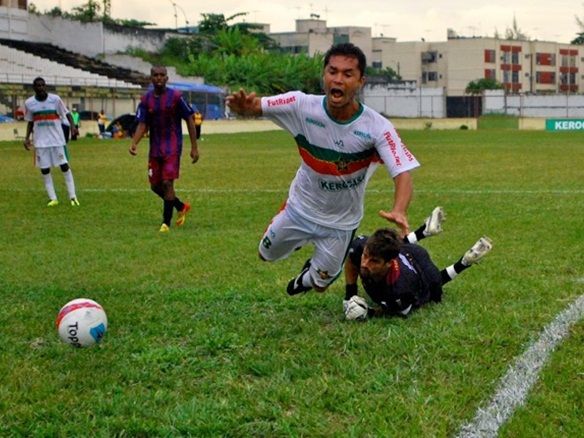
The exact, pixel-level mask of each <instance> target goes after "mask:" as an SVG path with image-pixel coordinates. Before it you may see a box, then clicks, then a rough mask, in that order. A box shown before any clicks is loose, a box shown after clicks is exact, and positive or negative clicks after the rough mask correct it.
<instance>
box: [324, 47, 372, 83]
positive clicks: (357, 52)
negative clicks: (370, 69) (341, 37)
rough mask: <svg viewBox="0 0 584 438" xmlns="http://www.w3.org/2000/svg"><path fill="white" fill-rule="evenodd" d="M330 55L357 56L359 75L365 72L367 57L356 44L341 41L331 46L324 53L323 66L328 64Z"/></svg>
mask: <svg viewBox="0 0 584 438" xmlns="http://www.w3.org/2000/svg"><path fill="white" fill-rule="evenodd" d="M331 56H349V57H353V58H357V61H358V62H359V71H360V72H361V76H363V75H364V74H365V67H366V65H367V59H366V58H365V54H364V53H363V51H362V50H361V49H360V48H359V47H357V46H356V45H354V44H352V43H341V44H337V45H334V46H332V47H331V48H330V49H328V50H327V52H326V53H325V54H324V67H326V66H327V65H328V63H329V61H330V59H331Z"/></svg>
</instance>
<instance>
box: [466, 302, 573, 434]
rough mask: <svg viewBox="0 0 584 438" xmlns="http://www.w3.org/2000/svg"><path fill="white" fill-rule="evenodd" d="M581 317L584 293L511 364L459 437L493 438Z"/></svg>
mask: <svg viewBox="0 0 584 438" xmlns="http://www.w3.org/2000/svg"><path fill="white" fill-rule="evenodd" d="M583 316H584V295H580V296H579V297H578V298H577V299H576V300H575V301H574V302H573V303H572V304H571V305H570V306H569V307H568V308H567V309H566V310H564V311H563V312H562V313H560V314H559V315H558V316H556V318H555V319H554V320H553V321H552V322H551V323H550V324H549V325H547V326H546V327H545V328H544V329H543V331H542V333H541V336H540V337H539V339H538V340H537V341H536V342H535V343H533V344H532V345H531V346H530V347H529V348H528V349H527V351H525V353H523V354H522V355H521V356H520V357H519V358H518V359H517V361H516V362H515V365H513V366H511V367H510V368H509V370H508V371H507V373H506V374H505V376H504V377H503V378H502V379H501V381H500V383H499V387H498V388H497V391H496V392H495V395H494V396H493V398H492V399H491V402H490V403H489V405H488V406H487V407H486V408H483V409H481V408H479V410H478V411H477V413H476V415H475V418H474V419H473V420H472V422H471V423H468V424H465V425H464V426H462V428H461V430H460V432H459V434H458V437H459V438H474V437H481V438H483V437H496V436H497V433H498V431H499V428H500V427H501V426H502V425H503V423H505V422H506V421H507V420H508V419H509V417H511V415H512V414H513V412H514V411H515V409H516V408H517V407H519V406H521V405H522V404H523V403H524V401H525V398H526V397H527V393H528V392H529V390H530V389H531V387H532V386H533V385H534V384H535V382H536V381H537V379H538V376H539V372H540V371H541V369H542V368H543V366H544V365H545V362H546V361H547V359H548V357H549V356H550V354H551V353H552V352H553V350H554V349H555V348H556V346H557V345H558V344H559V343H560V342H561V341H562V340H563V339H564V338H565V337H566V336H567V335H568V333H569V329H570V326H571V325H573V324H575V323H577V322H578V321H579V320H580V319H582V317H583Z"/></svg>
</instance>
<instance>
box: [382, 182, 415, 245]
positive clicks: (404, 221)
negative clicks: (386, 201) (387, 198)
mask: <svg viewBox="0 0 584 438" xmlns="http://www.w3.org/2000/svg"><path fill="white" fill-rule="evenodd" d="M393 181H394V184H395V195H394V201H393V208H392V210H391V211H384V210H380V211H379V216H381V217H382V218H384V219H386V220H388V221H389V222H393V223H394V224H396V225H397V226H398V227H399V228H400V230H401V233H400V234H401V236H402V237H403V236H406V235H407V234H408V233H409V232H410V225H409V223H408V214H407V212H408V207H409V205H410V200H411V199H412V194H413V192H414V183H413V180H412V175H411V174H410V172H403V173H400V174H399V175H398V176H396V177H395V178H394V179H393Z"/></svg>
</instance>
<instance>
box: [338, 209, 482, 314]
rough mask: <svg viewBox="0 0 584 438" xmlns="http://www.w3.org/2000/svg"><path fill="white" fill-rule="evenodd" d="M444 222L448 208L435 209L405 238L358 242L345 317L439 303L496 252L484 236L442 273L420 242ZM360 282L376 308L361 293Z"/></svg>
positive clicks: (381, 235)
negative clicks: (451, 285) (447, 289)
mask: <svg viewBox="0 0 584 438" xmlns="http://www.w3.org/2000/svg"><path fill="white" fill-rule="evenodd" d="M444 220H445V214H444V210H443V209H442V208H441V207H436V208H435V209H434V210H433V211H432V214H431V215H430V216H429V217H428V218H427V219H426V221H425V222H424V224H422V226H420V227H419V228H418V229H417V230H416V231H414V232H412V233H410V234H408V235H407V236H406V237H405V238H403V239H402V238H400V237H399V236H398V234H397V233H396V232H395V231H394V230H391V229H387V228H382V229H379V230H377V231H375V232H374V233H373V234H372V235H371V236H359V237H357V238H356V239H354V240H353V242H352V243H351V246H350V248H349V255H348V258H347V261H346V263H345V283H346V285H345V288H346V292H345V300H344V301H343V308H344V311H345V318H346V319H349V320H354V319H358V320H361V319H366V318H368V317H372V316H382V315H397V316H407V315H408V314H409V313H410V312H411V311H412V310H414V309H417V308H418V307H421V306H423V305H424V304H426V303H428V302H431V301H433V302H439V301H440V300H441V299H442V286H443V285H444V284H446V283H448V282H449V281H450V280H453V279H454V278H455V277H456V276H457V275H458V274H460V273H461V272H462V271H464V270H465V269H467V268H469V267H470V266H472V265H473V264H475V263H477V262H478V261H479V260H481V259H482V258H483V257H484V256H485V255H486V254H487V253H488V252H489V251H490V250H491V249H492V247H493V245H492V242H491V240H490V239H489V238H488V237H486V236H484V237H481V238H480V239H479V240H478V241H477V242H476V243H475V244H474V245H473V246H472V247H471V248H470V249H469V250H468V251H466V252H465V253H464V255H463V256H462V257H461V258H460V259H459V260H458V261H457V262H456V263H454V264H453V265H450V266H448V267H447V268H444V269H442V270H441V271H440V270H439V269H438V268H437V267H436V265H435V264H434V263H433V262H432V259H431V258H430V255H429V254H428V252H427V251H426V250H425V249H424V248H422V247H421V246H419V245H416V244H415V243H416V242H418V241H420V240H422V239H424V238H426V237H430V236H433V235H436V234H438V233H440V232H441V231H442V222H443V221H444ZM358 278H361V283H362V285H363V288H364V289H365V292H367V295H369V298H370V299H371V301H373V303H374V304H375V306H373V307H371V306H369V305H368V303H367V301H366V300H365V299H363V298H362V297H360V296H359V295H358V286H357V279H358Z"/></svg>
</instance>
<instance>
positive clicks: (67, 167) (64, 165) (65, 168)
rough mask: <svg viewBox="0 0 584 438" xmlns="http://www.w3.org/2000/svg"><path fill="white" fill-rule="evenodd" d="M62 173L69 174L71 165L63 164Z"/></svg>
mask: <svg viewBox="0 0 584 438" xmlns="http://www.w3.org/2000/svg"><path fill="white" fill-rule="evenodd" d="M60 167H61V172H67V171H68V170H69V164H68V163H64V164H61V166H60Z"/></svg>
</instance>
